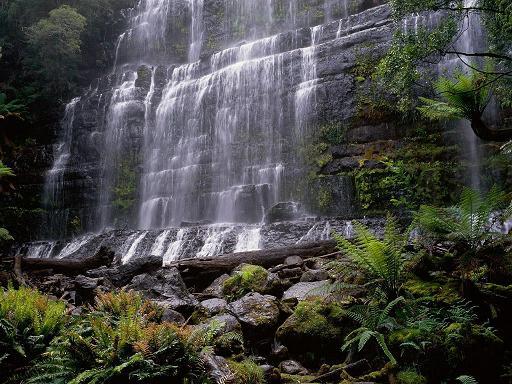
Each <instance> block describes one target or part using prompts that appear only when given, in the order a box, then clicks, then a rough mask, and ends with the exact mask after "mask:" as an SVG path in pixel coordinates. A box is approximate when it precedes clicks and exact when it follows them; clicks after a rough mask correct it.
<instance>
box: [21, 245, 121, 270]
mask: <svg viewBox="0 0 512 384" xmlns="http://www.w3.org/2000/svg"><path fill="white" fill-rule="evenodd" d="M113 260H114V253H113V252H112V251H111V250H109V249H107V248H104V247H102V248H100V250H99V251H98V252H97V253H96V254H95V255H93V256H91V257H88V258H85V259H80V260H71V259H35V258H27V257H23V258H22V257H21V256H16V259H15V266H16V268H15V270H16V274H21V271H38V270H39V271H40V270H52V271H53V272H56V273H62V274H64V275H79V274H82V273H84V272H86V271H88V270H90V269H94V268H98V267H101V266H110V265H111V264H112V261H113Z"/></svg>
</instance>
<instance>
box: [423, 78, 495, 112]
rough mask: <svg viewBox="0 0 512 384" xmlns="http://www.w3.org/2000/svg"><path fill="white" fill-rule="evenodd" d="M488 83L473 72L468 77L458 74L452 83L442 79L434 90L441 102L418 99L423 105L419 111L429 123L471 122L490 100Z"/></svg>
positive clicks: (451, 80) (448, 79)
mask: <svg viewBox="0 0 512 384" xmlns="http://www.w3.org/2000/svg"><path fill="white" fill-rule="evenodd" d="M486 84H488V79H487V78H486V76H485V75H484V74H482V73H481V72H477V71H475V70H473V71H471V72H470V73H469V74H465V73H462V72H459V73H457V74H456V75H455V76H454V78H453V79H451V78H446V77H442V78H440V79H438V80H437V81H436V82H435V90H436V91H437V93H438V94H439V95H440V96H441V97H442V98H443V99H444V100H433V99H427V98H424V97H420V100H421V101H422V102H423V105H422V106H420V107H418V110H419V111H420V112H421V113H422V114H423V115H424V116H425V117H427V118H429V119H432V120H445V119H449V120H450V119H451V120H459V119H467V120H469V121H472V119H473V118H474V117H475V115H476V116H481V115H482V114H483V112H484V110H485V108H486V107H487V104H489V101H490V99H491V89H490V87H489V85H486Z"/></svg>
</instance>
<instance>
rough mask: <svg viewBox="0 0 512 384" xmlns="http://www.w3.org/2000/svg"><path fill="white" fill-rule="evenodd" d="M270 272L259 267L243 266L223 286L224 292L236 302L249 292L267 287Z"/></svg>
mask: <svg viewBox="0 0 512 384" xmlns="http://www.w3.org/2000/svg"><path fill="white" fill-rule="evenodd" d="M267 279H268V272H267V270H266V269H265V268H263V267H260V266H258V265H250V264H246V265H243V266H242V267H241V268H240V269H239V270H237V271H235V272H234V273H233V274H232V275H231V276H230V277H229V278H228V279H227V280H226V281H225V282H224V284H223V286H222V291H223V293H224V294H225V295H226V296H227V297H229V298H230V299H234V300H236V299H237V298H240V297H242V296H243V295H245V294H246V293H248V292H253V291H259V290H261V289H264V288H265V286H266V285H267Z"/></svg>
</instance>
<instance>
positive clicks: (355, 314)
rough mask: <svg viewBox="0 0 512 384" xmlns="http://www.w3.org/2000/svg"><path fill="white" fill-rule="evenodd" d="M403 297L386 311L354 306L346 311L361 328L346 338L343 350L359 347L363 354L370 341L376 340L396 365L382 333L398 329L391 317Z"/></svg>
mask: <svg viewBox="0 0 512 384" xmlns="http://www.w3.org/2000/svg"><path fill="white" fill-rule="evenodd" d="M403 301H404V298H403V297H401V296H400V297H397V298H396V299H394V300H393V301H391V302H389V303H388V304H387V305H386V307H385V308H384V309H381V308H379V307H378V306H377V305H363V306H354V307H352V308H351V309H350V310H348V311H345V315H346V316H348V317H350V318H351V319H352V320H354V321H356V322H357V323H359V324H360V325H361V326H360V327H359V328H357V329H355V330H354V331H352V332H351V333H349V334H348V335H347V337H346V341H345V344H344V345H343V347H342V349H343V350H347V349H348V348H350V347H352V346H355V345H357V350H358V352H361V351H362V350H363V348H364V347H365V346H366V344H367V343H368V342H369V341H370V340H372V339H373V340H375V341H376V342H377V344H378V345H379V347H380V349H381V350H382V352H384V354H385V355H386V357H387V358H388V359H389V361H390V362H391V363H392V364H396V359H395V357H394V356H393V354H392V353H391V351H390V350H389V348H388V345H387V343H386V340H385V336H384V334H383V333H382V332H389V331H392V330H394V329H396V328H397V327H398V325H397V323H396V320H395V319H394V318H393V317H392V316H391V312H392V311H393V309H394V307H395V306H397V305H398V304H399V303H401V302H403Z"/></svg>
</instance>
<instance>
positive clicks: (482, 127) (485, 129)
mask: <svg viewBox="0 0 512 384" xmlns="http://www.w3.org/2000/svg"><path fill="white" fill-rule="evenodd" d="M471 128H472V129H473V132H475V135H477V136H478V137H479V138H480V139H482V140H484V141H500V142H505V141H509V140H512V129H511V128H507V129H491V128H490V127H489V126H488V125H487V124H486V123H484V121H483V120H482V114H480V113H478V114H477V113H475V114H473V116H472V117H471Z"/></svg>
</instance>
